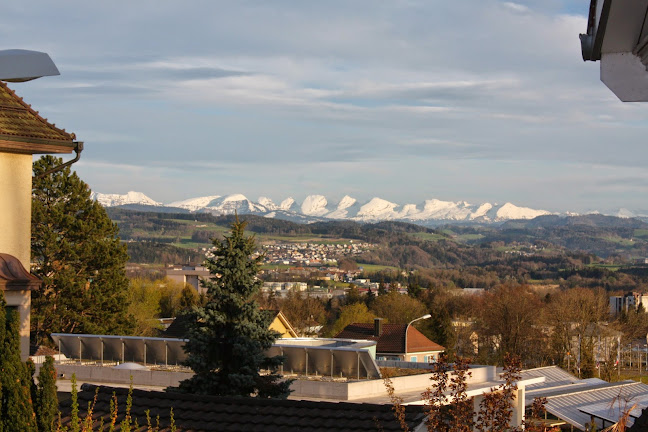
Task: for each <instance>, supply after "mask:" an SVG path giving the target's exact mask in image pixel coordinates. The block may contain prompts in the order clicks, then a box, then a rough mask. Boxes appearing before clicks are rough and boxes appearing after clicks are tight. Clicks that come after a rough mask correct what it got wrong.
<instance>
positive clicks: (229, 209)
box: [198, 194, 268, 215]
mask: <svg viewBox="0 0 648 432" xmlns="http://www.w3.org/2000/svg"><path fill="white" fill-rule="evenodd" d="M198 211H208V212H210V213H213V214H220V215H222V214H234V213H235V212H237V213H241V214H245V213H266V212H267V211H268V209H267V208H265V207H264V206H263V205H261V204H257V203H254V202H252V201H250V200H249V199H247V198H246V196H245V195H241V194H233V195H227V196H223V197H221V196H219V197H218V198H215V199H213V200H211V201H209V202H208V203H207V205H206V206H205V207H204V208H202V209H200V210H198Z"/></svg>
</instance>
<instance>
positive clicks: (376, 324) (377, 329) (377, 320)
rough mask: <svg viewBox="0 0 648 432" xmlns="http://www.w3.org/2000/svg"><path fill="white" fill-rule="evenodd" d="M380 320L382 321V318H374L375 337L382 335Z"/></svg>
mask: <svg viewBox="0 0 648 432" xmlns="http://www.w3.org/2000/svg"><path fill="white" fill-rule="evenodd" d="M382 322H383V319H382V318H374V336H375V337H380V336H382V331H383V324H382Z"/></svg>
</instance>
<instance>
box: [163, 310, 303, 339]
mask: <svg viewBox="0 0 648 432" xmlns="http://www.w3.org/2000/svg"><path fill="white" fill-rule="evenodd" d="M265 312H266V313H267V314H269V315H271V316H272V321H271V322H270V326H269V327H268V328H270V329H271V330H274V331H276V332H277V333H279V334H280V335H281V336H279V337H280V338H296V337H297V332H296V331H295V329H294V328H293V326H292V325H291V324H290V322H288V318H286V316H285V315H284V314H283V313H282V312H281V311H280V310H265ZM188 320H189V317H188V316H186V315H183V316H179V317H177V318H175V319H174V320H173V322H172V323H171V324H170V325H169V326H168V327H167V329H166V330H164V331H163V332H162V335H161V336H162V337H167V338H180V339H185V338H186V337H187V331H188V330H189V327H188V325H189V322H188Z"/></svg>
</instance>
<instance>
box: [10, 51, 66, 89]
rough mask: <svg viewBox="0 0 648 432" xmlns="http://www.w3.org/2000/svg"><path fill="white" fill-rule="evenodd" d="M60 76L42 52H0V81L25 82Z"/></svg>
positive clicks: (52, 63)
mask: <svg viewBox="0 0 648 432" xmlns="http://www.w3.org/2000/svg"><path fill="white" fill-rule="evenodd" d="M53 75H60V73H59V71H58V69H57V68H56V65H55V64H54V62H53V61H52V59H51V58H50V56H49V55H47V53H44V52H39V51H30V50H23V49H9V50H0V80H1V81H9V82H25V81H31V80H33V79H36V78H40V77H44V76H53Z"/></svg>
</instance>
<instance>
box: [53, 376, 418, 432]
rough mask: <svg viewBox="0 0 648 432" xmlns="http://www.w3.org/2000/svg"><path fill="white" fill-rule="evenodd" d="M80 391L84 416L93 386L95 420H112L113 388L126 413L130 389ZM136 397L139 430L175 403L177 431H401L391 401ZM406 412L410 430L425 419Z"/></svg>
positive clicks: (65, 413) (66, 407) (165, 423)
mask: <svg viewBox="0 0 648 432" xmlns="http://www.w3.org/2000/svg"><path fill="white" fill-rule="evenodd" d="M81 390H82V391H81V392H79V410H80V413H79V414H80V416H81V417H82V418H84V417H85V414H86V410H87V406H88V402H90V401H92V400H93V398H94V396H95V391H96V392H97V393H96V394H97V402H96V405H95V407H94V411H93V418H94V419H95V420H96V423H98V422H99V419H100V418H101V417H102V416H103V417H104V423H108V418H109V413H110V399H111V397H112V395H113V392H114V393H115V395H116V396H117V406H118V411H119V418H118V420H117V424H118V425H119V423H120V422H121V420H122V419H123V416H124V408H125V407H126V397H127V392H128V389H124V388H112V387H104V386H95V385H90V384H84V385H83V386H81ZM132 402H133V406H132V410H131V413H132V415H133V416H134V417H136V418H137V421H138V424H139V425H140V428H139V429H138V431H145V430H147V429H146V410H150V416H151V418H152V420H153V424H154V425H155V419H156V417H157V416H158V415H159V416H160V431H169V430H170V427H169V424H170V417H169V410H170V408H171V407H173V414H174V418H175V422H176V426H177V428H178V430H179V431H180V430H181V431H244V430H245V431H264V432H266V431H267V432H272V431H277V432H297V431H315V432H317V431H321V432H324V431H327V432H328V431H330V432H342V431H358V430H383V431H385V432H389V431H400V430H401V428H400V425H399V423H398V422H397V421H396V420H395V418H394V414H393V412H392V407H391V405H376V404H358V403H348V402H313V401H300V400H278V399H259V398H233V397H216V396H199V395H189V394H181V393H170V392H155V391H145V390H133V398H132ZM61 410H62V417H63V419H62V420H63V423H64V424H69V420H70V418H69V414H70V401H69V400H68V401H66V402H62V403H61ZM405 412H406V421H407V423H408V425H409V428H410V430H414V428H415V427H416V426H417V425H419V424H421V423H422V421H423V418H424V414H423V410H422V407H420V406H408V407H407V408H406V411H405ZM117 430H119V428H117Z"/></svg>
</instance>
